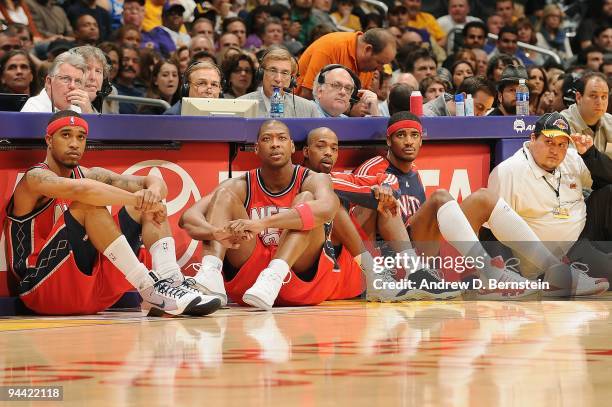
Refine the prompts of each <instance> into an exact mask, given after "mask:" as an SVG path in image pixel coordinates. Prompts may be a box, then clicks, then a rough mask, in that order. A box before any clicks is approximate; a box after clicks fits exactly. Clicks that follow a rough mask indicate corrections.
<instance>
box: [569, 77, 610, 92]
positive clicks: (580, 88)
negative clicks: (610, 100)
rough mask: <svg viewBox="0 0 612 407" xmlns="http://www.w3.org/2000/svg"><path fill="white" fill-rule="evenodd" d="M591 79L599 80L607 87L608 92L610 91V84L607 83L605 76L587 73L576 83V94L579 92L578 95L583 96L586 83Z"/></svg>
mask: <svg viewBox="0 0 612 407" xmlns="http://www.w3.org/2000/svg"><path fill="white" fill-rule="evenodd" d="M593 78H599V79H601V80H602V81H604V82H605V83H606V84H607V85H608V91H610V84H609V83H608V78H607V77H606V75H604V74H603V73H601V72H596V71H588V72H586V73H585V74H584V75H582V76H581V77H580V79H579V80H578V81H577V82H576V92H580V94H581V95H583V94H584V89H585V88H586V85H587V83H588V82H589V81H590V80H591V79H593Z"/></svg>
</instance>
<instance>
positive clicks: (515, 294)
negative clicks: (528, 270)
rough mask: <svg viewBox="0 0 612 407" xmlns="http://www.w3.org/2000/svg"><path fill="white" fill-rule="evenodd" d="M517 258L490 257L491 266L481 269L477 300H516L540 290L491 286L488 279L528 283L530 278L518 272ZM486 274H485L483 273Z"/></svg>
mask: <svg viewBox="0 0 612 407" xmlns="http://www.w3.org/2000/svg"><path fill="white" fill-rule="evenodd" d="M519 264H520V261H519V259H517V258H510V259H508V260H507V261H506V262H504V259H503V258H502V257H501V256H497V257H495V258H493V259H491V266H490V267H487V268H486V270H485V271H481V272H480V273H481V277H480V279H481V281H482V283H483V287H482V288H481V289H479V290H478V294H477V297H478V299H479V300H493V301H495V300H517V299H525V298H526V297H529V296H532V295H537V294H538V293H539V292H540V290H538V289H534V288H491V283H490V281H491V280H492V281H493V282H495V283H497V284H499V283H510V284H512V283H519V284H521V285H528V284H529V283H530V280H528V279H526V278H525V277H523V276H521V275H520V274H519V272H518V269H517V268H516V267H518V265H519ZM485 274H486V275H485Z"/></svg>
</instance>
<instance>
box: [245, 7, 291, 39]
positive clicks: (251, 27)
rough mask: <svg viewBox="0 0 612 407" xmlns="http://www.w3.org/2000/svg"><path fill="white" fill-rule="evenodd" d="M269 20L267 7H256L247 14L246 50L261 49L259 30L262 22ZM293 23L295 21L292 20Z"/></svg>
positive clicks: (268, 8)
mask: <svg viewBox="0 0 612 407" xmlns="http://www.w3.org/2000/svg"><path fill="white" fill-rule="evenodd" d="M268 18H270V7H269V6H257V7H255V8H254V9H253V10H251V12H250V13H249V18H248V20H247V26H248V31H249V36H248V37H247V40H246V43H245V45H244V48H246V49H259V48H261V44H262V43H263V42H262V41H261V37H260V36H259V35H260V33H261V28H262V27H263V24H264V22H265V21H266V20H267V19H268ZM294 21H295V20H294Z"/></svg>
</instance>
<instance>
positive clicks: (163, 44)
mask: <svg viewBox="0 0 612 407" xmlns="http://www.w3.org/2000/svg"><path fill="white" fill-rule="evenodd" d="M184 12H185V7H183V6H182V5H181V4H180V3H174V4H171V3H169V2H166V3H165V4H164V7H163V9H162V25H161V26H158V27H155V28H154V29H152V30H151V31H149V32H146V33H144V34H143V35H142V43H143V44H144V45H145V46H151V45H152V48H153V49H155V50H156V51H158V52H159V53H160V54H161V55H162V56H163V57H164V58H170V54H172V52H174V51H175V50H176V48H177V47H179V46H181V45H188V44H189V40H190V38H189V35H187V34H185V33H181V32H180V29H181V26H182V25H183V13H184Z"/></svg>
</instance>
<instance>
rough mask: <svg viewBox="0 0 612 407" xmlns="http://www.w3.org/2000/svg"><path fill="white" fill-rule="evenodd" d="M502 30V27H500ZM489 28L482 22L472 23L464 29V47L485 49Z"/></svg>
mask: <svg viewBox="0 0 612 407" xmlns="http://www.w3.org/2000/svg"><path fill="white" fill-rule="evenodd" d="M500 28H501V27H500ZM487 33H488V30H487V26H486V25H484V23H483V22H482V21H471V22H469V23H467V24H466V25H465V26H464V27H463V31H462V34H463V46H464V47H465V48H472V49H475V48H479V49H483V48H484V46H485V42H486V41H487Z"/></svg>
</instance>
